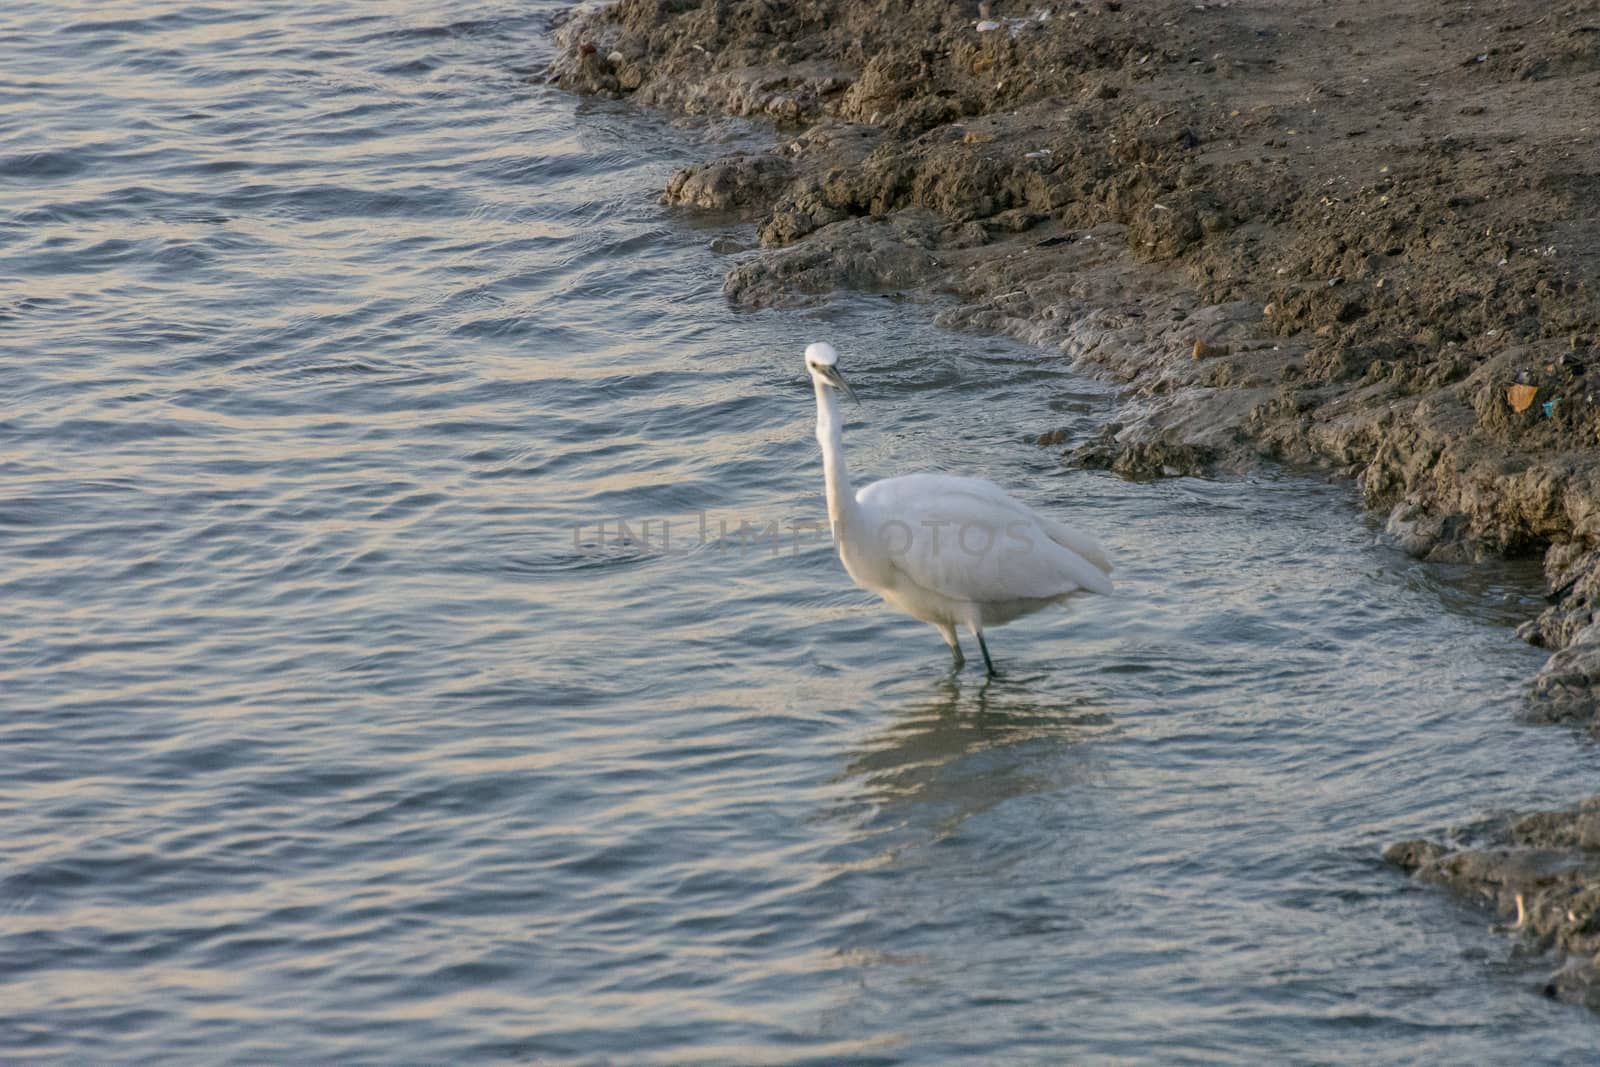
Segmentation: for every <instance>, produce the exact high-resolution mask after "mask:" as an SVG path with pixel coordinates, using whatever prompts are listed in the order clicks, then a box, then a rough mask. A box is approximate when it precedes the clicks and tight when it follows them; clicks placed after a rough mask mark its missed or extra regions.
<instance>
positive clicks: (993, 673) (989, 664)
mask: <svg viewBox="0 0 1600 1067" xmlns="http://www.w3.org/2000/svg"><path fill="white" fill-rule="evenodd" d="M973 633H975V634H977V635H978V647H979V648H981V649H983V667H984V670H986V671H988V672H989V677H991V678H995V677H998V676H999V674H1000V672H999V671H997V670H995V669H994V660H992V659H990V658H989V645H988V642H986V641H984V639H983V631H982V630H974V631H973Z"/></svg>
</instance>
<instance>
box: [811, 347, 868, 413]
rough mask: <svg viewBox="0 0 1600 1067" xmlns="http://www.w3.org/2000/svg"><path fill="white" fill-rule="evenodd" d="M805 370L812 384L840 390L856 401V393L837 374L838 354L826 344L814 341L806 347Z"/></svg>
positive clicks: (841, 376) (858, 403) (842, 376)
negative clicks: (815, 383)
mask: <svg viewBox="0 0 1600 1067" xmlns="http://www.w3.org/2000/svg"><path fill="white" fill-rule="evenodd" d="M806 370H807V371H808V372H809V373H810V375H811V380H812V381H813V382H817V383H819V384H821V385H826V386H829V387H830V388H833V389H839V390H842V391H843V392H844V395H845V396H847V397H849V398H850V399H851V400H856V391H855V390H854V389H852V388H850V383H849V382H847V381H845V380H844V375H842V374H840V373H839V353H838V352H835V351H834V349H833V346H832V345H830V344H829V343H828V342H826V341H815V342H813V343H811V344H809V345H807V346H806ZM856 404H857V406H859V405H860V404H861V401H859V400H856Z"/></svg>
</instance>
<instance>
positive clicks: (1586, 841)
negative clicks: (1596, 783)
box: [1383, 796, 1600, 1007]
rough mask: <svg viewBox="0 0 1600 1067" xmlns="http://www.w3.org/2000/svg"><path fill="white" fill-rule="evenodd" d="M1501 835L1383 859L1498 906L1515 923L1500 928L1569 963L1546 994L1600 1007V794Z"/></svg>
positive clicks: (1419, 845)
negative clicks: (1480, 843) (1483, 842)
mask: <svg viewBox="0 0 1600 1067" xmlns="http://www.w3.org/2000/svg"><path fill="white" fill-rule="evenodd" d="M1496 837H1497V838H1498V840H1499V843H1498V844H1495V845H1491V846H1486V847H1481V848H1463V849H1454V850H1453V849H1450V848H1447V847H1446V846H1444V845H1440V844H1437V843H1435V842H1432V841H1426V840H1411V841H1399V842H1396V843H1395V844H1392V845H1390V846H1388V847H1387V848H1385V849H1384V852H1383V856H1384V859H1385V860H1386V861H1388V862H1389V863H1391V864H1394V865H1395V866H1397V867H1400V868H1402V869H1404V870H1407V871H1410V872H1412V873H1413V874H1414V875H1415V876H1416V877H1418V878H1420V879H1422V880H1424V881H1429V882H1435V883H1438V884H1441V885H1444V886H1447V887H1448V888H1450V889H1452V890H1454V891H1456V892H1458V893H1461V894H1463V895H1465V896H1466V897H1468V898H1470V899H1474V900H1479V901H1484V902H1486V903H1488V904H1490V906H1491V907H1493V908H1494V910H1495V911H1496V912H1497V913H1498V914H1499V915H1501V916H1503V917H1504V918H1505V919H1507V920H1509V921H1508V922H1507V923H1506V925H1504V926H1503V927H1500V929H1502V930H1503V931H1505V932H1507V933H1513V934H1516V935H1517V936H1519V937H1521V938H1523V939H1525V940H1527V941H1530V942H1532V943H1533V944H1534V945H1535V946H1536V947H1539V948H1553V949H1554V950H1555V951H1556V952H1557V954H1558V955H1559V956H1560V957H1561V958H1562V961H1561V966H1560V968H1559V969H1558V970H1557V971H1556V972H1555V973H1554V974H1553V975H1551V977H1550V978H1549V979H1548V980H1547V982H1546V983H1545V986H1544V987H1543V991H1544V992H1546V993H1547V994H1548V995H1551V996H1559V997H1561V998H1562V999H1566V1000H1572V1001H1576V1002H1579V1003H1586V1004H1588V1005H1589V1006H1590V1007H1600V971H1597V969H1596V958H1597V953H1600V796H1597V797H1589V798H1587V799H1585V800H1584V801H1582V802H1581V803H1579V804H1578V805H1577V806H1576V807H1573V808H1568V809H1563V810H1556V811H1540V812H1533V813H1531V814H1528V815H1524V816H1522V817H1520V818H1516V819H1513V820H1511V821H1510V822H1509V823H1508V824H1507V825H1504V826H1502V827H1500V828H1499V830H1498V831H1497V832H1496Z"/></svg>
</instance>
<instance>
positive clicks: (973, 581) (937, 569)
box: [856, 474, 1111, 602]
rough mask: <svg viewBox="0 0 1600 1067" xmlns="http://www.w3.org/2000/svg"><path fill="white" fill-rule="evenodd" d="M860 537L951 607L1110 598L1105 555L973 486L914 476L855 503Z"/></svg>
mask: <svg viewBox="0 0 1600 1067" xmlns="http://www.w3.org/2000/svg"><path fill="white" fill-rule="evenodd" d="M856 499H857V502H858V503H859V504H860V505H861V510H862V514H863V516H864V517H865V518H866V520H867V525H868V529H867V531H866V535H867V536H869V537H872V538H875V539H876V540H877V543H878V544H880V545H882V546H883V547H884V549H885V550H886V551H887V553H888V556H889V559H890V562H891V563H892V565H893V566H894V567H895V569H896V570H897V571H898V572H900V573H901V574H903V575H904V576H905V577H906V578H907V579H909V580H910V581H911V582H913V583H915V584H916V585H918V586H921V587H922V588H924V589H929V590H932V591H934V592H937V593H940V594H942V595H944V596H947V597H951V598H953V599H957V600H969V601H978V602H998V601H1015V600H1032V599H1046V598H1051V597H1058V596H1064V595H1066V594H1067V593H1071V592H1075V591H1077V590H1080V589H1084V590H1088V591H1090V592H1094V593H1109V592H1111V581H1110V579H1109V578H1108V577H1107V576H1106V571H1107V570H1109V569H1110V564H1109V562H1108V561H1107V560H1106V557H1105V552H1104V550H1103V549H1101V548H1100V546H1099V545H1098V544H1097V543H1096V542H1095V541H1094V539H1093V538H1091V537H1089V536H1088V535H1086V534H1082V533H1079V532H1078V531H1075V530H1072V529H1071V528H1070V527H1067V526H1065V525H1064V524H1062V523H1059V522H1056V521H1055V520H1053V519H1050V518H1048V517H1046V516H1043V515H1040V514H1039V513H1037V512H1035V511H1034V510H1033V509H1032V508H1030V507H1028V506H1027V505H1026V504H1023V503H1022V502H1021V501H1019V500H1016V499H1014V498H1013V497H1011V496H1009V495H1008V494H1007V493H1006V492H1005V491H1004V490H1002V489H1001V488H1000V487H999V486H997V485H994V484H993V483H992V482H986V481H983V480H981V479H977V478H957V477H953V476H949V475H939V474H913V475H907V476H905V477H902V478H888V479H885V480H883V481H881V482H874V483H873V484H871V485H869V486H866V487H865V488H863V489H862V490H861V491H860V492H859V493H858V494H857V495H856Z"/></svg>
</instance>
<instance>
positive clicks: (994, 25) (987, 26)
mask: <svg viewBox="0 0 1600 1067" xmlns="http://www.w3.org/2000/svg"><path fill="white" fill-rule="evenodd" d="M999 28H1000V24H999V23H998V22H996V21H995V20H994V19H984V20H983V21H982V22H980V23H978V27H977V29H978V32H979V33H993V32H994V31H995V30H998V29H999Z"/></svg>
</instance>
